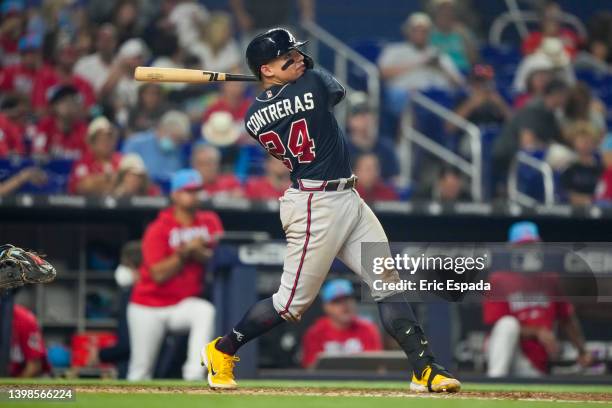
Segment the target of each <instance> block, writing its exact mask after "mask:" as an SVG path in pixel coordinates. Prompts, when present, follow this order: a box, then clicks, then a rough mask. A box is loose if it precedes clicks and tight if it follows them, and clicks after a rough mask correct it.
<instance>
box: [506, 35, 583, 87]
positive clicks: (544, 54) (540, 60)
mask: <svg viewBox="0 0 612 408" xmlns="http://www.w3.org/2000/svg"><path fill="white" fill-rule="evenodd" d="M542 70H549V71H550V72H552V73H553V74H554V76H556V77H558V78H560V79H562V80H564V81H565V82H566V83H568V84H570V85H572V84H573V83H574V82H576V75H575V74H574V69H573V68H572V64H571V60H570V56H569V54H568V53H567V51H565V49H564V48H563V42H562V41H561V40H560V39H558V38H555V37H547V38H544V39H543V40H542V43H541V45H540V48H538V50H537V51H536V52H535V53H533V54H531V55H529V56H527V57H525V58H524V59H523V60H522V61H521V63H520V64H519V67H518V68H517V70H516V75H515V77H514V82H513V84H512V86H513V88H514V89H515V90H516V91H518V92H525V90H526V89H527V78H529V76H530V75H531V74H532V73H533V72H536V71H542Z"/></svg>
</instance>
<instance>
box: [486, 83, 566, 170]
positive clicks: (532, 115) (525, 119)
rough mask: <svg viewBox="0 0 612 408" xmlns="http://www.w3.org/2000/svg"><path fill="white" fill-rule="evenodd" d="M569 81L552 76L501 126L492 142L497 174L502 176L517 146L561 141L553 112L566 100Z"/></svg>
mask: <svg viewBox="0 0 612 408" xmlns="http://www.w3.org/2000/svg"><path fill="white" fill-rule="evenodd" d="M568 93H569V87H568V85H567V84H566V83H565V82H563V81H561V80H559V79H553V80H551V81H550V82H549V83H548V84H546V87H545V89H544V94H543V96H542V97H541V98H537V99H535V100H533V101H531V102H530V103H528V104H527V105H526V106H525V107H523V108H522V109H521V110H519V111H518V112H517V113H516V114H515V115H514V116H513V117H512V118H511V119H510V120H509V121H508V122H507V123H506V125H505V126H504V128H503V130H502V132H501V134H500V135H499V136H498V138H497V139H496V140H495V144H494V146H493V163H494V166H495V167H496V171H497V172H498V173H497V174H498V176H499V177H502V178H505V177H506V176H507V174H508V168H509V166H510V163H511V161H512V159H513V158H514V155H515V154H516V152H517V151H518V150H519V149H523V150H526V151H529V152H533V151H537V150H543V149H545V148H546V147H547V146H548V145H549V144H550V143H551V142H553V141H557V142H560V143H563V137H562V132H561V129H560V127H559V123H558V121H557V118H556V116H555V112H556V111H557V110H559V109H562V108H563V107H564V106H565V103H566V101H567V95H568Z"/></svg>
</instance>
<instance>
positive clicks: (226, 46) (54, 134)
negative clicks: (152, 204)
mask: <svg viewBox="0 0 612 408" xmlns="http://www.w3.org/2000/svg"><path fill="white" fill-rule="evenodd" d="M416 3H419V2H415V4H416ZM472 3H473V2H471V1H467V0H431V1H424V2H422V3H419V4H418V5H417V6H416V7H415V9H416V10H421V11H416V12H414V13H411V14H409V15H405V16H403V17H402V19H403V20H404V22H403V23H402V24H401V25H400V26H397V27H395V28H394V29H393V30H392V31H394V32H395V33H396V35H395V36H394V38H386V39H385V38H382V36H381V34H380V32H377V30H376V27H364V30H363V34H362V38H361V39H359V40H355V41H353V42H352V44H350V45H351V46H352V47H353V48H354V49H356V50H357V51H358V52H359V53H360V54H361V55H363V56H365V57H366V58H367V59H368V60H370V61H371V62H373V63H375V64H376V65H377V66H378V68H379V77H380V79H382V83H383V86H382V90H381V94H380V95H376V98H380V100H381V101H382V103H380V106H378V105H379V104H375V103H373V102H372V101H373V98H374V97H373V96H372V95H368V94H367V93H365V92H363V90H359V89H358V88H359V86H356V87H352V88H351V89H355V91H354V92H351V93H350V94H349V97H348V98H347V99H348V100H347V102H346V103H347V104H348V105H347V111H348V114H347V115H343V117H342V118H343V119H344V120H343V121H342V123H341V126H343V127H344V128H345V129H346V134H347V138H348V140H349V143H350V147H351V153H352V164H353V168H354V172H355V174H357V175H358V176H359V178H360V186H359V189H360V193H361V194H362V196H363V197H364V198H365V199H366V200H368V201H375V200H419V199H421V200H434V201H441V202H454V201H472V200H485V201H490V200H496V199H506V198H507V197H508V187H507V180H508V176H509V174H510V173H511V172H513V173H515V174H516V176H517V179H518V181H517V182H516V183H517V184H518V187H517V188H518V189H519V190H520V191H521V192H523V193H524V194H525V195H527V196H528V197H531V198H532V199H533V200H534V201H535V202H538V201H544V199H545V197H544V194H545V191H544V190H545V188H544V184H545V181H546V180H543V178H544V175H543V173H542V171H541V170H538V169H534V167H533V166H527V165H523V164H522V163H519V166H518V169H517V168H516V167H513V160H514V158H515V156H516V155H517V153H524V154H525V155H527V156H529V157H531V158H533V159H534V160H536V163H537V166H538V167H540V166H545V167H547V168H548V169H550V170H551V174H552V177H551V179H552V182H553V183H554V201H555V202H558V203H570V204H572V205H576V206H583V205H589V204H598V205H606V203H608V202H609V201H610V200H612V186H611V185H610V183H612V170H611V169H612V167H611V166H612V159H611V158H610V157H612V154H611V152H612V139H610V138H609V137H608V136H607V127H608V122H609V117H608V112H609V109H608V108H609V106H610V104H611V103H612V92H609V91H610V89H611V86H612V85H610V81H609V75H610V65H609V61H610V60H611V59H612V56H611V53H610V46H611V45H610V43H611V41H612V35H611V34H610V26H611V25H610V23H611V22H612V14H611V13H610V12H609V11H606V10H590V11H591V13H590V18H589V20H588V21H582V22H580V20H577V19H575V16H573V17H574V19H575V20H577V21H578V23H577V24H579V25H578V26H576V25H572V24H567V22H568V21H569V22H570V23H571V22H573V21H574V20H572V14H571V10H563V9H562V8H561V7H560V5H559V4H557V3H555V2H548V1H528V2H526V3H527V4H526V5H525V6H524V7H525V8H524V10H527V11H530V12H532V13H535V15H536V18H535V23H533V24H531V25H530V26H529V31H528V32H527V33H523V36H522V37H521V36H516V35H515V36H514V37H516V38H512V37H511V38H510V39H509V40H507V41H505V42H504V43H503V44H501V45H500V44H491V42H490V39H489V36H488V30H487V28H488V27H486V26H484V23H483V21H480V20H482V19H480V20H479V18H480V16H479V15H478V14H477V13H476V8H474V7H473V4H472ZM499 3H503V2H501V1H500V2H499ZM328 8H329V7H328ZM332 9H333V7H332ZM0 12H1V13H2V25H1V27H0V60H1V71H0V89H1V90H2V96H1V98H0V130H1V137H0V159H1V163H0V180H2V184H0V194H2V195H6V194H11V193H19V192H33V193H41V194H57V193H66V194H81V195H97V196H104V195H114V196H117V197H121V196H130V195H160V194H167V193H168V191H169V179H170V176H171V174H172V173H173V172H175V171H176V170H178V169H181V168H184V167H190V166H191V167H193V168H195V169H197V170H198V171H200V172H201V174H202V176H203V178H204V185H205V188H204V191H203V192H202V195H203V196H213V195H229V196H231V197H246V198H248V199H254V200H257V199H271V198H277V197H278V196H280V195H281V194H282V192H283V191H284V189H285V188H286V187H287V185H288V183H289V180H288V175H287V173H286V171H285V170H284V168H283V166H281V165H280V164H279V163H276V162H274V160H267V159H266V157H265V156H264V154H263V151H262V149H260V148H259V146H256V143H255V142H254V141H253V140H251V139H250V138H249V137H248V136H247V135H246V132H245V130H244V125H243V123H242V119H243V117H244V114H245V112H246V109H247V107H248V106H249V103H250V101H251V100H252V98H253V97H254V95H256V94H257V93H258V92H260V91H261V89H258V87H257V85H249V86H247V85H245V84H241V83H226V84H221V85H214V84H213V85H210V84H206V85H201V86H200V85H186V84H153V83H139V82H137V81H135V80H134V79H133V71H134V68H135V67H136V66H138V65H151V66H157V67H179V68H195V69H207V70H213V71H222V72H246V67H245V64H244V58H243V47H244V44H245V42H246V41H248V39H249V38H250V37H252V35H253V34H254V33H256V32H259V31H262V30H264V29H266V28H269V27H273V26H286V27H289V28H291V29H294V30H295V32H296V35H298V36H300V35H302V31H301V30H300V24H301V23H304V22H315V23H316V20H317V8H316V2H314V1H313V0H301V1H295V2H292V1H282V2H280V3H278V4H276V3H274V4H272V3H271V2H266V1H242V0H231V1H228V2H219V1H210V2H207V1H202V2H196V1H186V0H161V1H146V2H145V1H137V0H126V1H104V2H102V1H66V0H57V1H52V0H49V1H25V0H6V1H4V2H3V3H2V9H1V10H0ZM568 16H569V17H568ZM358 17H359V16H356V18H358ZM585 27H586V28H585ZM324 28H325V29H327V30H330V31H331V32H333V27H324ZM365 28H367V29H365ZM379 31H380V30H379ZM382 31H383V32H385V30H382ZM386 31H387V32H388V31H389V28H387V29H386ZM508 31H513V30H512V29H509V30H508ZM370 32H371V33H370ZM328 68H330V69H331V67H328ZM362 88H364V87H362ZM415 92H419V93H422V94H424V95H426V96H427V97H428V98H430V99H431V100H433V101H434V102H435V103H436V104H438V106H441V107H443V108H445V109H448V110H449V111H451V112H454V113H455V114H456V115H457V116H456V117H459V118H463V119H465V120H467V121H468V122H467V123H469V124H473V125H475V126H477V127H478V129H479V131H480V133H479V135H480V137H481V138H482V140H481V141H480V144H481V150H482V166H481V168H480V172H481V174H480V175H479V176H478V177H479V178H481V182H482V191H483V194H479V197H474V196H473V192H474V190H473V188H470V185H471V184H470V183H471V181H470V179H469V178H468V177H466V174H465V173H464V172H462V171H460V170H459V169H458V168H457V167H458V166H456V165H454V164H452V163H451V164H450V165H449V163H445V162H443V161H441V160H439V157H438V158H436V159H434V160H429V159H428V158H427V157H424V158H423V157H421V156H420V155H418V154H416V153H415V152H414V151H412V152H410V151H408V149H407V148H406V146H405V145H404V144H403V143H404V139H403V137H402V132H403V130H402V127H401V123H402V120H404V119H406V117H408V120H410V121H411V123H412V124H413V126H414V127H415V128H417V129H418V130H419V131H420V132H422V133H424V134H425V135H426V136H427V137H428V138H430V139H431V140H433V141H435V142H436V143H437V144H438V145H439V146H441V147H442V148H444V149H446V150H447V151H449V152H452V153H455V154H456V155H458V157H462V158H465V159H466V160H468V161H470V160H472V161H473V160H474V157H471V155H473V154H474V153H473V151H470V149H469V143H470V141H469V138H468V137H467V136H466V135H465V127H464V126H457V121H456V120H445V119H444V117H439V116H432V115H428V114H427V113H423V112H419V111H418V110H417V109H412V106H411V105H410V100H411V96H412V95H413V94H414V93H415ZM425 156H427V155H425ZM540 168H541V167H540ZM415 169H416V170H415ZM411 171H412V173H414V176H412V177H410V176H408V175H409V174H412V173H411Z"/></svg>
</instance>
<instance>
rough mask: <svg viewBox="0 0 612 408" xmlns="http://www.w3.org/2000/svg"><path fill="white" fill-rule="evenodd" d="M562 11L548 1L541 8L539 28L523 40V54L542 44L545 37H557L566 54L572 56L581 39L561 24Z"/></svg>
mask: <svg viewBox="0 0 612 408" xmlns="http://www.w3.org/2000/svg"><path fill="white" fill-rule="evenodd" d="M562 17H563V11H562V10H561V7H560V6H559V5H558V4H557V3H555V2H552V1H549V2H548V3H547V4H546V5H545V6H544V7H543V8H542V12H541V15H540V30H538V31H532V32H531V33H529V35H528V36H527V37H525V39H524V40H523V44H522V46H521V49H522V51H523V54H524V55H529V54H532V53H534V52H535V51H536V50H537V49H538V48H539V47H540V45H541V44H542V42H543V41H544V39H545V38H547V37H552V38H556V39H559V40H560V41H561V42H562V43H563V48H564V49H565V51H566V52H567V54H568V55H569V56H570V57H571V58H574V57H575V56H576V53H577V52H578V48H579V47H580V43H581V40H580V38H579V37H578V35H577V34H576V33H575V32H574V30H571V29H569V28H565V27H563V26H562V22H563V20H562Z"/></svg>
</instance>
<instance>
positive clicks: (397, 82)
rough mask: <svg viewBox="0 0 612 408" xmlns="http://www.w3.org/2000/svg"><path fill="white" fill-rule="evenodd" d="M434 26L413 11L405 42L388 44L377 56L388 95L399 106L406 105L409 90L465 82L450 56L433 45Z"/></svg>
mask: <svg viewBox="0 0 612 408" xmlns="http://www.w3.org/2000/svg"><path fill="white" fill-rule="evenodd" d="M431 25H432V23H431V19H430V18H429V16H428V15H427V14H425V13H413V14H411V15H410V17H408V19H407V20H406V22H405V23H404V24H403V26H402V30H403V33H404V35H405V36H406V41H404V42H401V43H393V44H389V45H387V46H386V47H385V48H383V50H382V53H381V55H380V58H379V59H378V66H379V68H380V73H381V76H382V78H383V79H384V80H385V81H386V82H387V87H388V91H389V94H390V95H389V96H390V97H391V98H392V100H393V104H394V105H396V106H397V105H399V106H398V107H399V108H400V109H403V107H404V106H405V102H406V98H407V91H413V90H425V89H429V88H438V89H446V90H451V89H453V88H454V87H455V86H458V85H460V84H462V83H463V77H462V75H461V73H460V72H459V70H458V69H457V67H456V66H455V64H454V63H453V61H452V60H451V58H450V57H449V56H448V55H446V54H443V53H441V52H440V51H439V50H438V49H437V48H435V47H432V46H431V45H430V43H429V35H430V32H431ZM397 113H399V112H397Z"/></svg>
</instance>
